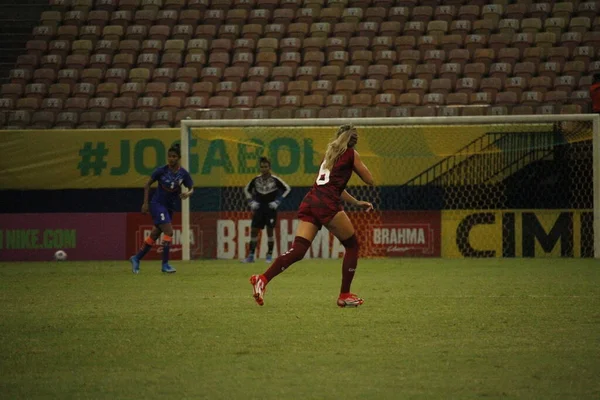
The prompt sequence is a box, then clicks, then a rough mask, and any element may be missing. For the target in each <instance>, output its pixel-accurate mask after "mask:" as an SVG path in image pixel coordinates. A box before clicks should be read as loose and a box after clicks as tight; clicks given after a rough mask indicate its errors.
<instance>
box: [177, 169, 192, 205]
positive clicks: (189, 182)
mask: <svg viewBox="0 0 600 400" xmlns="http://www.w3.org/2000/svg"><path fill="white" fill-rule="evenodd" d="M182 185H183V186H185V188H186V189H187V192H185V193H183V192H181V193H180V194H179V197H181V199H182V200H184V199H187V198H189V197H190V196H191V195H192V194H193V193H194V181H193V180H192V177H191V176H190V174H187V175H186V176H185V178H183V182H182Z"/></svg>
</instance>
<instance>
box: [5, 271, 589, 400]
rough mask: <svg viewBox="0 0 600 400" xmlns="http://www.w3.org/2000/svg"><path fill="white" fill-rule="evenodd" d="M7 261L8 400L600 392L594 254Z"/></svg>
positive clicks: (566, 395) (573, 395) (569, 395)
mask: <svg viewBox="0 0 600 400" xmlns="http://www.w3.org/2000/svg"><path fill="white" fill-rule="evenodd" d="M175 265H176V267H178V268H179V270H178V272H177V274H175V275H170V276H165V275H162V274H161V273H160V272H159V266H158V263H157V262H150V261H149V262H146V263H143V264H142V273H141V274H140V275H139V276H134V275H132V274H131V272H130V270H129V264H128V263H126V262H114V263H109V262H94V263H92V262H88V263H79V262H67V263H8V264H7V263H5V264H0V301H1V307H0V372H1V373H0V393H1V394H0V397H2V398H5V399H21V398H23V399H36V398H53V399H85V398H103V399H154V398H161V399H166V398H168V399H263V400H264V399H478V398H485V399H497V398H502V399H544V400H548V399H561V400H563V399H598V398H600V266H599V265H598V262H597V261H595V260H572V259H571V260H567V259H553V260H541V259H527V260H522V259H519V260H495V259H494V260H439V259H402V260H398V259H396V260H394V259H387V260H361V263H360V265H359V269H358V272H357V275H356V278H355V282H354V286H353V290H354V291H356V292H357V293H358V294H360V295H361V296H362V297H364V298H365V304H364V305H363V306H362V307H360V308H358V309H339V308H338V307H336V305H335V300H336V297H337V292H338V290H339V283H340V275H341V274H340V261H339V260H338V261H309V260H306V261H304V262H302V263H300V264H297V265H295V266H293V267H292V268H290V269H289V270H288V271H286V272H285V273H284V274H282V275H280V276H279V277H277V278H276V280H274V281H273V282H272V283H271V284H270V286H269V291H268V292H267V294H266V297H265V306H264V307H259V306H257V305H256V304H255V303H254V301H253V299H252V298H251V287H250V285H249V284H248V277H249V275H250V274H251V273H256V272H262V271H263V270H264V268H265V264H262V263H260V264H254V265H249V266H248V265H242V264H239V263H237V262H225V261H210V262H193V263H181V262H180V263H175Z"/></svg>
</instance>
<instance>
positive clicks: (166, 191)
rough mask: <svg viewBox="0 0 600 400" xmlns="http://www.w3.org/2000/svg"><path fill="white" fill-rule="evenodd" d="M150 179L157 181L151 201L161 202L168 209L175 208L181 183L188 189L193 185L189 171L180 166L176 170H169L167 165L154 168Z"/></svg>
mask: <svg viewBox="0 0 600 400" xmlns="http://www.w3.org/2000/svg"><path fill="white" fill-rule="evenodd" d="M152 180H154V181H157V182H158V187H157V189H156V191H155V192H154V196H152V203H156V204H162V205H163V206H165V207H167V208H168V209H170V210H174V209H175V205H176V204H177V201H178V200H179V194H180V193H181V185H182V184H183V186H185V187H186V188H188V189H191V188H192V187H193V186H194V182H192V177H191V176H190V173H189V172H187V171H186V170H185V169H183V168H181V167H180V168H179V169H178V170H177V171H171V169H170V168H169V166H168V165H165V166H164V167H158V168H156V169H155V170H154V172H153V173H152Z"/></svg>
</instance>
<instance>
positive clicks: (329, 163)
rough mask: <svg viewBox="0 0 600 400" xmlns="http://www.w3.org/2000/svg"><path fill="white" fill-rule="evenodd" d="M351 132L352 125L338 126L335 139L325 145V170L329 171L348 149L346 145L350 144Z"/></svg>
mask: <svg viewBox="0 0 600 400" xmlns="http://www.w3.org/2000/svg"><path fill="white" fill-rule="evenodd" d="M353 130H354V125H351V124H348V125H342V126H340V128H339V129H338V131H337V133H336V137H335V139H333V140H332V141H331V142H329V144H328V145H327V151H326V152H325V168H326V169H328V170H330V171H331V168H333V166H334V164H335V162H336V161H337V159H338V158H340V156H341V155H342V154H344V152H345V151H346V150H347V149H348V143H349V142H350V138H351V136H352V135H351V133H352V131H353Z"/></svg>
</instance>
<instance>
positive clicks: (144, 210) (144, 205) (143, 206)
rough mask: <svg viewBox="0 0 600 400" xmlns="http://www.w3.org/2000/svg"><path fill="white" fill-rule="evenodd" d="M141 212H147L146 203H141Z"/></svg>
mask: <svg viewBox="0 0 600 400" xmlns="http://www.w3.org/2000/svg"><path fill="white" fill-rule="evenodd" d="M142 214H148V203H144V204H142Z"/></svg>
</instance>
